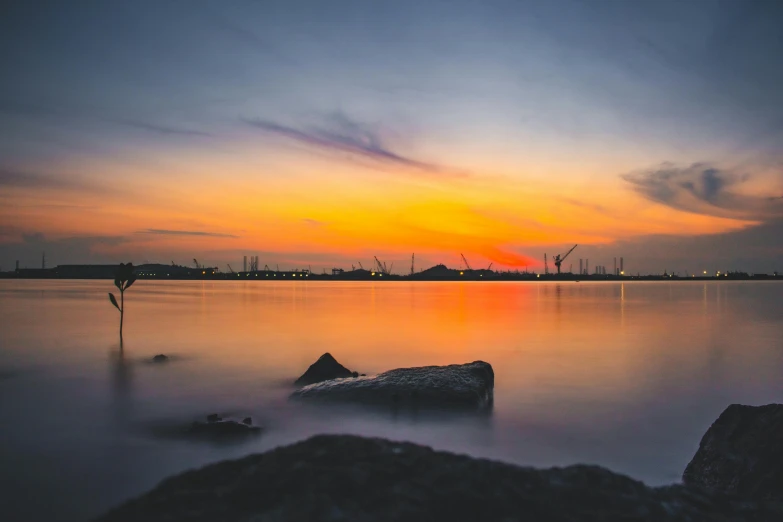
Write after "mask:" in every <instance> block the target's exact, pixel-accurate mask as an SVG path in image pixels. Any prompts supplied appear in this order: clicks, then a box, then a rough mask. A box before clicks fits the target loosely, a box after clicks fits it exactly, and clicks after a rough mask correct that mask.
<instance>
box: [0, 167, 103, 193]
mask: <svg viewBox="0 0 783 522" xmlns="http://www.w3.org/2000/svg"><path fill="white" fill-rule="evenodd" d="M3 187H16V188H32V189H44V188H49V189H61V190H81V191H85V190H88V191H91V192H95V191H97V190H98V187H97V186H96V185H95V184H94V183H90V182H87V181H85V180H83V179H79V178H75V177H73V176H50V175H46V174H38V173H33V172H20V171H16V170H9V169H0V189H2V188H3Z"/></svg>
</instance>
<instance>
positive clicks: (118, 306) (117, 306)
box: [109, 292, 122, 312]
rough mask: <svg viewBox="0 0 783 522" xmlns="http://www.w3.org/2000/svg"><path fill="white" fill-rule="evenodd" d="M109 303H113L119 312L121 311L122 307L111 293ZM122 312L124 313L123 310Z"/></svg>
mask: <svg viewBox="0 0 783 522" xmlns="http://www.w3.org/2000/svg"><path fill="white" fill-rule="evenodd" d="M109 301H111V304H113V305H114V307H115V308H116V309H117V310H120V305H118V304H117V298H115V297H114V294H112V293H111V292H109ZM120 312H122V310H120Z"/></svg>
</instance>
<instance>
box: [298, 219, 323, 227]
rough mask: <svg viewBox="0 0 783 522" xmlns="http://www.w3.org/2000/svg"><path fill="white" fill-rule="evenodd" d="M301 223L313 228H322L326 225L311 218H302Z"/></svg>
mask: <svg viewBox="0 0 783 522" xmlns="http://www.w3.org/2000/svg"><path fill="white" fill-rule="evenodd" d="M302 221H304V222H305V223H307V224H308V225H310V226H313V227H322V226H324V225H325V224H326V223H325V222H323V221H318V220H317V219H312V218H302Z"/></svg>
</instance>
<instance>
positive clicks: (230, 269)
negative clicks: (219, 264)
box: [226, 264, 236, 274]
mask: <svg viewBox="0 0 783 522" xmlns="http://www.w3.org/2000/svg"><path fill="white" fill-rule="evenodd" d="M226 266H228V271H229V272H231V273H232V274H236V272H234V269H233V268H231V265H229V264H226Z"/></svg>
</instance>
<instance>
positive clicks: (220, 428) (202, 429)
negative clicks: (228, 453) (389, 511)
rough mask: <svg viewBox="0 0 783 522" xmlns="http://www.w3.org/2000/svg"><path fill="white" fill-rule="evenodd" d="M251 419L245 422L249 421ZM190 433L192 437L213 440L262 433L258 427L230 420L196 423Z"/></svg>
mask: <svg viewBox="0 0 783 522" xmlns="http://www.w3.org/2000/svg"><path fill="white" fill-rule="evenodd" d="M248 419H249V417H248V418H247V419H245V420H248ZM188 433H189V434H191V435H199V436H206V437H212V438H231V437H236V436H245V435H256V434H259V433H261V428H260V427H258V426H250V424H248V423H247V422H244V421H243V422H237V421H235V420H230V419H219V420H216V421H212V420H210V421H209V422H198V421H197V422H194V423H193V424H192V425H191V427H190V429H189V430H188Z"/></svg>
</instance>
